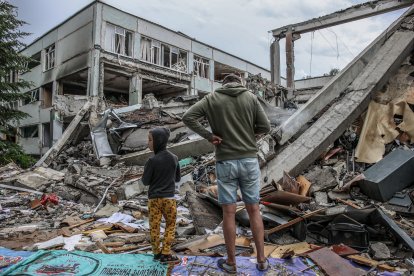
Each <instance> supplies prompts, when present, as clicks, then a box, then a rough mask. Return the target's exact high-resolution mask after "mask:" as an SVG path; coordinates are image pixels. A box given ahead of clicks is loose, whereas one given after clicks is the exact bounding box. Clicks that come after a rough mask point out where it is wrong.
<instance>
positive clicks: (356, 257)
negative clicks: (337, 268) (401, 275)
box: [347, 255, 396, 272]
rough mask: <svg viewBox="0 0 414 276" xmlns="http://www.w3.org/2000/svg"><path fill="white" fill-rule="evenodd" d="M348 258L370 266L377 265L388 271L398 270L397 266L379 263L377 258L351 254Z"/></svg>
mask: <svg viewBox="0 0 414 276" xmlns="http://www.w3.org/2000/svg"><path fill="white" fill-rule="evenodd" d="M347 258H348V259H350V260H352V261H354V262H356V263H358V264H362V265H366V266H369V267H376V268H379V269H381V270H386V271H390V272H392V271H395V270H396V269H395V267H392V266H389V265H387V264H381V263H379V262H377V261H375V260H370V259H367V258H365V257H363V256H361V255H350V256H347Z"/></svg>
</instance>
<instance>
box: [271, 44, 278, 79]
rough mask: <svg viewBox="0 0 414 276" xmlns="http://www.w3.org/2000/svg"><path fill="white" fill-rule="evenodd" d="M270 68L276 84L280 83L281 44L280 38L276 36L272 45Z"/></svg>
mask: <svg viewBox="0 0 414 276" xmlns="http://www.w3.org/2000/svg"><path fill="white" fill-rule="evenodd" d="M270 70H271V78H272V82H273V83H274V84H280V45H279V38H275V41H273V43H272V45H271V46H270Z"/></svg>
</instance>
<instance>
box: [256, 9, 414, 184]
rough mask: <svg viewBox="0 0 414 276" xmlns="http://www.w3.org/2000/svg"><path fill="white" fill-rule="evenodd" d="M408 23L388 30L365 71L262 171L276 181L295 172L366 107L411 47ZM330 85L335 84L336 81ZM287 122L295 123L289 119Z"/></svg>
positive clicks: (406, 18)
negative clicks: (389, 31) (385, 37)
mask: <svg viewBox="0 0 414 276" xmlns="http://www.w3.org/2000/svg"><path fill="white" fill-rule="evenodd" d="M413 11H414V9H413V8H411V9H410V10H409V11H408V12H407V13H406V14H404V16H403V17H402V19H399V20H398V22H400V23H404V22H407V23H408V22H409V20H411V19H412V18H413V16H412V15H411V14H412V13H413ZM407 25H409V24H405V25H404V28H402V27H400V28H399V29H398V30H397V31H395V32H394V33H392V34H390V33H388V39H387V40H386V41H385V43H384V44H383V45H382V46H381V48H380V49H379V50H378V51H377V52H376V54H375V55H374V56H373V57H372V58H371V59H370V60H369V62H368V64H367V65H366V66H365V69H364V71H363V72H362V73H360V74H359V75H358V77H357V78H356V79H355V80H354V81H353V82H352V84H351V85H350V86H348V87H347V88H346V89H344V90H342V91H340V92H341V93H342V94H343V96H342V97H341V98H339V99H338V100H337V101H336V102H335V103H334V104H333V105H332V106H331V107H330V108H329V109H328V110H327V111H326V112H325V113H324V114H323V115H322V116H321V117H320V118H319V119H318V120H317V121H316V122H315V123H314V124H313V125H312V126H311V127H309V128H308V129H307V130H306V131H305V132H304V133H303V134H302V135H301V136H300V137H299V138H298V139H296V140H295V141H294V142H293V143H292V144H290V145H288V146H287V147H286V148H285V149H284V150H282V151H281V152H280V153H279V154H278V155H277V157H276V158H275V159H273V160H271V161H270V162H269V163H268V166H267V168H268V169H267V171H264V172H263V175H267V176H268V177H269V178H270V179H274V180H275V181H276V182H277V181H279V180H280V179H282V177H283V171H287V172H289V173H290V174H291V175H298V174H299V173H300V172H301V171H303V170H304V169H305V168H306V167H307V166H309V165H310V164H311V163H312V162H313V161H315V160H316V158H317V157H318V156H320V154H321V153H322V152H323V150H325V149H326V148H327V147H328V146H329V145H330V144H332V143H333V142H334V141H335V140H336V139H337V138H338V137H339V136H340V135H341V134H342V133H343V131H344V130H345V129H346V128H347V127H348V126H349V124H350V123H352V122H353V121H354V120H355V119H356V118H357V117H358V116H359V115H360V114H361V113H362V112H363V111H364V110H365V109H366V108H367V107H368V104H369V101H370V98H371V96H370V95H371V93H372V92H373V91H377V90H378V89H380V88H382V86H383V85H384V84H385V83H386V82H387V81H388V79H389V78H390V77H391V76H392V75H393V74H394V73H395V72H396V71H397V69H398V67H399V66H400V65H401V63H402V62H403V61H404V60H405V59H406V58H407V57H408V56H409V54H410V53H411V51H412V50H413V45H414V32H413V30H412V29H408V30H407ZM336 80H338V79H336ZM338 81H340V80H338ZM332 85H333V86H335V81H334V83H332ZM305 115H306V114H305ZM290 123H291V124H295V122H292V121H290Z"/></svg>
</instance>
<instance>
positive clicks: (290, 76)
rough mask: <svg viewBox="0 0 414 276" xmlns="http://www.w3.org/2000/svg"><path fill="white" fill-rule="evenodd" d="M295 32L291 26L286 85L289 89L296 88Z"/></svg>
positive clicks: (288, 40)
mask: <svg viewBox="0 0 414 276" xmlns="http://www.w3.org/2000/svg"><path fill="white" fill-rule="evenodd" d="M293 44H294V42H293V34H292V29H291V28H290V29H289V30H288V32H287V33H286V86H287V88H288V89H289V90H293V89H295V80H294V78H295V64H294V61H295V60H294V51H293Z"/></svg>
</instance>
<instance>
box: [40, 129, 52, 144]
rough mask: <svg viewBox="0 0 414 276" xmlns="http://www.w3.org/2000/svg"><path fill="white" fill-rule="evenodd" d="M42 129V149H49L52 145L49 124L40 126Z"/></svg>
mask: <svg viewBox="0 0 414 276" xmlns="http://www.w3.org/2000/svg"><path fill="white" fill-rule="evenodd" d="M42 128H43V139H42V144H43V147H50V146H51V145H52V135H51V131H50V123H45V124H42Z"/></svg>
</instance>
